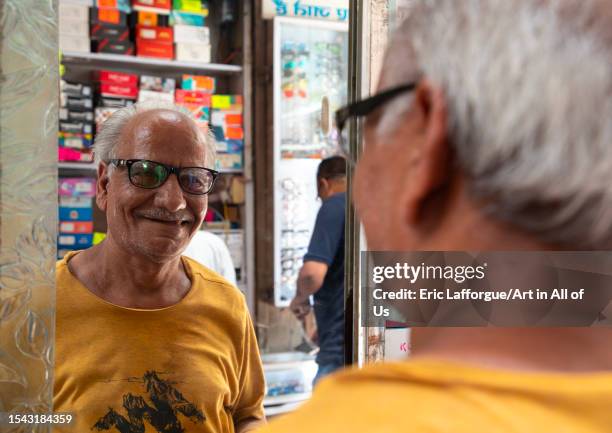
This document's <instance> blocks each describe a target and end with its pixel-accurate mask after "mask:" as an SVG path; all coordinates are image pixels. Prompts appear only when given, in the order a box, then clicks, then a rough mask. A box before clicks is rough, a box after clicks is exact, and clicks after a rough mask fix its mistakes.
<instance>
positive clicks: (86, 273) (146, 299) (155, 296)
mask: <svg viewBox="0 0 612 433" xmlns="http://www.w3.org/2000/svg"><path fill="white" fill-rule="evenodd" d="M69 266H70V270H71V272H72V273H73V274H74V275H75V276H76V277H77V278H78V279H79V280H80V281H81V282H82V283H83V284H84V285H85V286H86V287H87V288H88V289H89V290H90V291H91V292H92V293H94V294H95V295H96V296H98V297H100V298H102V299H104V300H106V301H108V302H110V303H112V304H115V305H120V306H122V307H129V308H143V309H154V308H164V307H168V306H171V305H174V304H176V303H178V302H179V301H180V300H181V299H182V298H183V297H184V296H185V295H186V294H187V293H188V292H189V289H190V288H191V281H190V280H189V277H188V276H187V273H186V271H185V269H184V268H183V263H182V261H181V259H180V257H177V258H175V259H172V260H169V261H168V262H164V263H156V262H153V261H151V260H147V259H146V258H145V257H139V256H136V255H133V254H130V253H128V252H126V251H123V250H122V249H120V248H118V247H117V246H116V245H115V244H114V243H113V240H112V238H110V239H109V238H107V239H106V240H105V241H104V242H102V243H101V244H99V245H97V246H95V247H93V248H90V249H88V250H86V251H84V252H82V253H80V254H77V255H76V256H75V257H74V258H73V259H72V260H71V261H70V262H69Z"/></svg>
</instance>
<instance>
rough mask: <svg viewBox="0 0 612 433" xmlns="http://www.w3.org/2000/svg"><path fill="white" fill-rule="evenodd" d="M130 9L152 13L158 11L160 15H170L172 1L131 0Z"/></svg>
mask: <svg viewBox="0 0 612 433" xmlns="http://www.w3.org/2000/svg"><path fill="white" fill-rule="evenodd" d="M132 9H134V10H136V11H137V10H144V11H153V10H159V12H161V13H170V9H172V0H132Z"/></svg>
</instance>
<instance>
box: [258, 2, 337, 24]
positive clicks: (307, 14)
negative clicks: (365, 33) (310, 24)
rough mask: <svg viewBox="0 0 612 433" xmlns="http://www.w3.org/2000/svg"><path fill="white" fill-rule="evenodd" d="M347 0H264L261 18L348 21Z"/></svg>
mask: <svg viewBox="0 0 612 433" xmlns="http://www.w3.org/2000/svg"><path fill="white" fill-rule="evenodd" d="M348 3H349V2H348V0H264V1H263V18H264V19H271V18H274V17H296V18H312V19H318V20H324V21H344V22H348V19H349V9H348Z"/></svg>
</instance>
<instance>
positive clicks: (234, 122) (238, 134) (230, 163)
mask: <svg viewBox="0 0 612 433" xmlns="http://www.w3.org/2000/svg"><path fill="white" fill-rule="evenodd" d="M242 109H243V106H242V96H241V95H213V96H212V98H211V115H210V127H211V130H212V132H213V134H214V136H215V140H216V142H217V164H218V168H219V169H230V170H240V169H242V167H243V159H242V154H243V149H244V130H243V127H242V125H243V121H242V111H243V110H242Z"/></svg>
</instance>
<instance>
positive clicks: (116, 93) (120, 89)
mask: <svg viewBox="0 0 612 433" xmlns="http://www.w3.org/2000/svg"><path fill="white" fill-rule="evenodd" d="M100 94H101V95H102V96H106V97H111V98H126V99H136V98H138V87H136V86H123V85H121V84H114V83H102V84H100Z"/></svg>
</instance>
